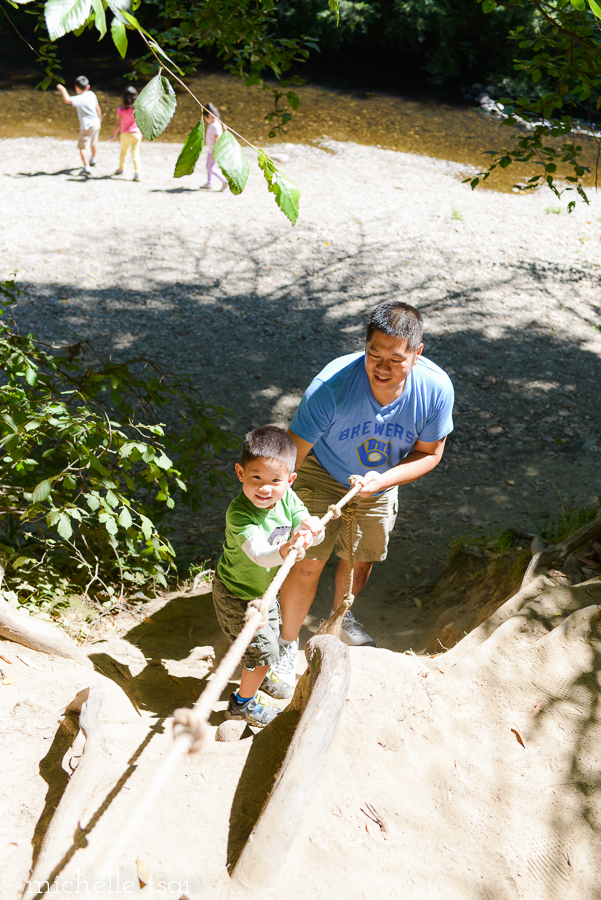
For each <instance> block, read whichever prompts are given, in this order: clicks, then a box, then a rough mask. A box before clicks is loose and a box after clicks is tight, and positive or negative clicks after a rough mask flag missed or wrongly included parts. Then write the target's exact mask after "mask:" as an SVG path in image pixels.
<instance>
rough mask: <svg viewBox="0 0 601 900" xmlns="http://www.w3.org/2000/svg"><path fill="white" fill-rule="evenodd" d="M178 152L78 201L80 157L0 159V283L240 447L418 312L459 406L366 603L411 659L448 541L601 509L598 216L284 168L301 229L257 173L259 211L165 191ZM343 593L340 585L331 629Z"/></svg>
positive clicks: (387, 164) (200, 173)
mask: <svg viewBox="0 0 601 900" xmlns="http://www.w3.org/2000/svg"><path fill="white" fill-rule="evenodd" d="M179 149H180V148H179V145H176V144H155V145H147V144H144V146H143V148H142V157H143V164H144V176H143V181H142V182H141V183H139V184H135V183H133V182H132V181H131V180H130V179H131V175H132V174H133V173H131V172H130V171H129V170H126V173H127V176H126V177H125V178H112V177H111V173H112V172H113V171H114V169H115V168H116V164H117V154H118V151H117V148H116V147H115V146H114V145H106V144H101V147H100V153H99V165H98V167H97V168H96V169H95V170H94V177H93V178H92V179H91V180H89V181H87V182H85V181H83V180H81V179H79V178H78V177H77V172H78V167H77V163H78V154H77V150H76V147H75V143H74V142H69V141H62V140H58V139H54V138H17V139H10V140H6V141H4V142H2V143H1V144H0V173H1V175H0V177H1V178H2V182H1V183H2V197H3V204H2V208H3V212H4V215H3V217H2V222H1V223H0V276H1V277H6V276H8V275H9V274H10V273H12V272H15V271H16V272H17V277H18V281H19V283H20V284H21V286H22V287H23V288H24V289H25V295H24V297H23V298H22V301H21V304H20V309H19V322H20V324H21V326H22V328H23V329H31V330H32V331H33V332H34V333H35V334H36V335H37V336H38V337H40V338H43V339H45V340H48V341H54V342H56V343H60V344H62V343H72V342H75V341H78V340H81V339H83V338H90V339H91V340H92V341H93V342H94V343H95V344H96V345H97V346H100V347H101V348H103V349H104V350H105V351H107V352H111V353H112V354H113V355H119V356H120V357H123V358H126V357H127V356H132V355H136V356H137V355H140V354H143V355H146V356H151V357H153V358H156V359H160V360H162V361H163V362H166V363H169V364H170V365H171V366H172V367H173V368H175V369H176V370H177V371H178V372H181V373H189V374H190V375H192V377H193V378H194V379H195V381H196V382H197V383H198V385H199V386H200V388H201V390H202V392H203V395H204V398H205V399H206V400H207V401H216V402H219V403H221V404H223V405H225V406H227V407H229V408H230V410H231V414H230V419H229V421H230V425H231V427H232V428H233V429H234V430H235V431H236V432H237V433H239V434H241V435H242V434H244V432H245V431H246V430H247V429H248V428H250V427H254V426H256V425H258V424H262V423H265V422H268V421H275V422H279V423H281V424H287V423H288V422H289V420H290V418H291V416H292V414H293V412H294V409H295V408H296V405H297V403H298V401H299V399H300V397H301V396H302V393H303V391H304V389H305V388H306V386H307V385H308V383H309V382H310V380H311V378H312V377H313V375H314V374H316V373H317V372H318V371H319V370H320V368H321V367H322V366H323V365H324V364H325V363H327V362H328V361H329V360H330V359H332V358H334V357H336V356H339V355H341V354H343V353H348V352H352V351H354V350H358V349H360V348H361V345H362V335H363V322H364V316H365V313H366V312H367V311H369V310H370V309H371V308H372V307H374V306H375V305H376V304H377V303H378V302H380V301H381V300H384V299H387V298H390V297H401V298H403V299H405V300H407V301H409V302H410V303H413V304H415V305H416V306H418V307H419V308H420V309H421V311H422V312H423V314H424V316H425V319H426V324H427V335H426V341H425V344H426V346H425V355H426V356H428V357H430V358H431V359H433V360H434V361H435V362H437V363H438V364H439V365H441V366H442V367H443V368H445V369H446V370H447V371H448V372H449V374H450V375H451V376H452V378H453V381H454V384H455V388H456V392H457V408H456V420H455V431H454V433H453V435H452V436H451V437H450V439H449V441H448V446H447V450H446V453H445V458H444V460H443V462H442V463H441V465H440V466H439V467H438V468H437V470H436V471H435V472H434V473H433V474H432V475H430V476H429V477H427V478H425V479H423V480H422V481H420V482H417V483H416V484H414V485H411V486H408V487H406V488H405V489H403V491H402V495H401V504H400V505H401V510H402V513H401V515H400V516H399V520H398V522H397V526H396V530H395V535H394V539H393V544H392V552H391V554H390V556H389V560H388V562H387V563H386V564H385V565H383V566H379V567H376V568H377V572H376V573H375V574H374V576H373V578H372V580H371V582H370V584H369V585H368V587H367V588H366V590H365V598H368V599H369V598H370V597H371V600H372V603H371V605H368V604H367V603H366V602H365V599H364V598H362V599H361V600H360V601H359V604H358V615H359V617H360V618H364V621H365V622H366V623H367V624H369V623H371V627H372V628H374V629H375V628H376V625H375V622H376V618H377V619H378V620H379V619H381V620H382V621H383V622H384V625H382V626H378V631H381V636H380V643H382V644H383V645H384V646H389V647H391V648H392V647H393V648H394V649H397V650H400V649H404V648H405V646H410V645H412V641H413V642H414V641H415V635H416V634H417V633H418V632H419V616H420V615H423V613H422V611H420V610H418V609H417V608H416V607H415V606H414V605H413V599H412V598H413V597H414V596H416V595H419V594H420V593H422V594H423V592H424V591H425V590H426V589H427V586H428V585H430V584H432V583H433V581H435V579H436V577H437V576H438V574H439V573H440V571H441V569H442V567H443V566H444V564H445V560H446V556H447V547H448V543H449V540H450V539H451V538H452V537H454V536H457V535H458V534H461V533H464V532H466V531H471V532H482V531H491V530H494V529H495V528H498V527H500V526H503V525H506V524H521V525H522V526H525V527H526V528H528V529H531V527H532V522H531V518H530V517H532V518H533V519H534V520H535V521H536V522H537V523H538V524H539V525H541V524H542V523H543V522H544V520H545V518H547V517H549V516H551V517H557V516H558V515H561V511H562V508H564V507H566V506H570V505H571V504H583V503H586V502H590V500H591V499H592V498H593V497H595V496H596V495H597V492H598V489H599V474H600V469H599V465H600V464H601V453H600V449H601V448H600V445H601V425H600V413H601V393H600V391H599V383H600V376H601V333H600V330H599V326H600V324H601V323H600V317H599V311H600V305H601V299H600V298H601V294H600V291H599V266H600V264H601V254H600V243H599V228H600V217H601V200H600V199H599V198H598V197H597V196H593V197H592V199H591V205H590V207H585V206H583V205H580V204H579V206H578V208H577V210H576V212H575V213H574V214H572V215H567V214H566V213H565V211H563V212H556V211H557V210H559V209H560V206H561V203H560V201H557V199H556V198H555V197H554V196H553V195H552V194H551V193H550V192H547V191H540V192H538V193H536V194H534V195H532V196H527V197H526V196H519V195H515V194H501V193H495V192H492V191H487V192H472V191H471V190H470V188H469V186H467V185H462V184H461V183H460V179H461V176H462V175H464V174H465V172H466V169H465V167H461V166H459V165H458V164H456V163H450V162H445V161H441V160H437V159H431V158H427V157H420V156H417V155H411V154H406V153H399V152H394V151H389V150H380V149H377V148H372V147H364V146H358V145H355V144H349V143H346V144H342V143H335V142H325V143H323V144H322V145H321V146H320V147H315V146H306V145H301V144H294V145H281V146H280V147H279V148H277V149H276V150H274V152H278V153H280V154H284V155H285V156H286V157H288V158H287V159H286V160H285V161H284V162H282V163H281V167H282V169H283V170H284V171H285V172H286V174H288V175H289V177H291V178H292V179H293V180H295V181H296V183H297V184H298V185H299V186H300V188H301V190H302V198H301V215H300V218H299V221H298V224H297V225H296V227H295V228H292V227H291V226H290V223H289V222H288V221H287V219H285V217H284V216H283V214H282V213H281V212H280V211H279V210H278V209H277V207H276V206H275V203H274V201H273V197H272V196H271V195H270V194H268V192H267V190H266V187H265V184H264V182H263V181H262V176H261V175H260V173H259V171H258V169H257V168H256V166H255V165H254V160H252V159H251V176H250V179H249V185H248V187H247V189H246V191H245V192H244V194H242V195H241V196H239V197H234V196H232V195H231V194H230V193H229V192H227V193H225V194H214V195H212V194H208V193H207V192H204V191H202V192H198V191H197V188H198V187H199V185H200V184H202V183H203V182H204V180H205V179H204V159H203V160H202V161H201V163H200V164H199V166H198V169H197V174H195V175H194V176H192V177H190V178H186V179H182V180H181V181H174V180H173V179H172V172H173V166H174V163H175V160H176V158H177V154H178V152H179ZM70 167H72V168H70ZM563 206H564V207H565V203H564V204H563ZM226 462H227V461H226ZM403 501H404V502H403ZM222 522H223V517H222V511H221V509H217V510H215V511H213V512H211V513H210V514H208V515H207V516H206V517H205V518H204V519H203V521H202V522H198V523H196V522H195V523H188V526H187V528H188V533H187V535H186V537H187V539H188V540H189V541H190V542H192V543H193V544H194V546H195V547H196V548H197V552H198V554H199V555H201V556H203V555H204V556H205V557H207V556H210V555H211V554H214V553H215V552H216V551H217V550H218V547H219V542H220V539H221V532H222ZM399 542H400V543H399ZM329 574H330V575H331V572H330V573H329ZM330 591H331V578H330V577H328V578H326V579H325V580H324V584H323V588H322V593H321V595H320V598H319V599H318V602H317V603H316V605H315V607H314V609H315V613H316V616H319V615H320V614H323V612H325V611H326V610H327V606H328V602H329V600H328V596H329V592H330ZM376 601H379V602H376ZM370 610H371V611H370ZM376 613H377V617H376Z"/></svg>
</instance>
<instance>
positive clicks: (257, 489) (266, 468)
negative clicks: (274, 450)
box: [236, 456, 296, 509]
mask: <svg viewBox="0 0 601 900" xmlns="http://www.w3.org/2000/svg"><path fill="white" fill-rule="evenodd" d="M236 475H237V476H238V479H239V480H240V481H241V482H242V491H243V492H244V495H245V496H246V497H248V499H249V500H250V502H251V503H253V504H254V505H255V506H257V507H258V508H259V509H271V507H272V506H275V504H276V503H277V502H278V500H281V499H282V497H283V496H284V494H285V493H286V491H287V490H288V488H289V487H290V486H291V484H292V482H293V481H294V479H295V478H296V473H295V472H292V473H290V472H289V471H288V469H287V468H286V466H285V465H284V463H282V462H280V461H279V460H277V459H265V458H264V457H262V456H260V457H258V458H257V459H253V460H251V461H250V462H248V463H246V465H245V466H244V467H242V466H241V465H240V463H236Z"/></svg>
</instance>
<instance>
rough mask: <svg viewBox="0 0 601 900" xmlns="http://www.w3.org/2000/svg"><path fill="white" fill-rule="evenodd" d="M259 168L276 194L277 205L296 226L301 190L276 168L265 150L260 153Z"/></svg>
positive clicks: (270, 188)
mask: <svg viewBox="0 0 601 900" xmlns="http://www.w3.org/2000/svg"><path fill="white" fill-rule="evenodd" d="M259 168H260V169H261V170H262V171H263V174H264V175H265V180H266V181H267V184H268V185H269V190H270V191H271V192H272V193H273V194H275V200H276V203H277V205H278V206H279V207H280V209H281V210H282V212H283V213H284V214H285V215H286V216H288V218H289V219H290V221H291V222H292V224H293V225H295V224H296V220H297V219H298V211H299V204H300V191H299V189H298V188H297V187H296V185H294V184H293V183H292V182H291V181H290V180H289V179H288V178H286V176H285V175H283V174H282V173H281V172H280V171H279V169H277V168H276V167H275V166H274V164H273V162H272V160H271V159H269V157H268V156H267V155H266V154H265V152H264V151H263V150H260V151H259Z"/></svg>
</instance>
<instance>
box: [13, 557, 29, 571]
mask: <svg viewBox="0 0 601 900" xmlns="http://www.w3.org/2000/svg"><path fill="white" fill-rule="evenodd" d="M28 562H30V558H29V556H17V558H16V559H11V561H10V564H11V566H12V567H13V569H18V568H20V567H21V566H24V565H25V563H28Z"/></svg>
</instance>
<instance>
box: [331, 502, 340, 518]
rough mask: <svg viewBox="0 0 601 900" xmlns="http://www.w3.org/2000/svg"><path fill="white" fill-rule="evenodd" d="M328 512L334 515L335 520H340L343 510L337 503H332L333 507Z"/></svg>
mask: <svg viewBox="0 0 601 900" xmlns="http://www.w3.org/2000/svg"><path fill="white" fill-rule="evenodd" d="M328 512H329V513H332V518H333V519H339V518H340V516H341V515H342V510H341V509H340V507H339V506H338V505H337V504H336V503H332V505H331V506H328Z"/></svg>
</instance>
